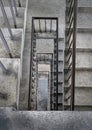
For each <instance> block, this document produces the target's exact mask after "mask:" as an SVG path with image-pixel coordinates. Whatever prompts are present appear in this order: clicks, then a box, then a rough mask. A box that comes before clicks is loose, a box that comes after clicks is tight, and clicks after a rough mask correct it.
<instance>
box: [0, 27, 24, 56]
mask: <svg viewBox="0 0 92 130" xmlns="http://www.w3.org/2000/svg"><path fill="white" fill-rule="evenodd" d="M22 31H23V30H22V29H12V33H13V36H14V40H11V38H10V34H9V32H8V29H7V28H4V29H3V28H2V32H3V34H4V36H5V40H6V41H7V44H8V46H9V48H10V51H11V54H12V56H13V58H20V57H21V49H22ZM0 58H9V55H8V54H7V51H6V49H5V47H4V45H3V41H2V40H1V39H0Z"/></svg>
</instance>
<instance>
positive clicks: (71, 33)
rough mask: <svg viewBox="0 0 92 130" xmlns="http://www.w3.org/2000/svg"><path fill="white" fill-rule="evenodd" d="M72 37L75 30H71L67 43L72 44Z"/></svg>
mask: <svg viewBox="0 0 92 130" xmlns="http://www.w3.org/2000/svg"><path fill="white" fill-rule="evenodd" d="M72 35H73V29H71V31H70V34H69V35H68V37H67V38H68V40H67V43H69V42H70V40H71V36H72Z"/></svg>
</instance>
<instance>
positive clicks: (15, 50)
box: [0, 0, 27, 109]
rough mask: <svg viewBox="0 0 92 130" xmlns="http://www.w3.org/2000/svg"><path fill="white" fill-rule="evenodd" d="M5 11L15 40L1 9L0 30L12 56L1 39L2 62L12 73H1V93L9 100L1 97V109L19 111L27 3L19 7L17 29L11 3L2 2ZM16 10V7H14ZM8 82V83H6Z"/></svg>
mask: <svg viewBox="0 0 92 130" xmlns="http://www.w3.org/2000/svg"><path fill="white" fill-rule="evenodd" d="M2 1H3V5H4V9H5V12H6V15H7V18H8V20H9V24H10V26H11V31H12V34H13V36H14V39H11V38H10V34H9V32H8V29H7V26H6V24H5V21H4V17H3V15H2V11H1V8H0V28H1V30H2V32H3V34H4V38H5V40H6V42H7V44H8V46H9V49H10V51H11V54H12V58H10V57H9V55H8V53H7V51H6V49H5V46H4V44H3V41H2V40H1V39H0V61H2V63H3V64H4V66H5V67H6V69H7V70H8V69H9V71H10V72H11V74H10V75H5V74H3V73H0V77H1V78H0V82H3V83H2V84H1V87H0V93H5V94H6V95H7V99H4V98H2V97H0V107H11V106H13V107H15V108H17V109H19V94H20V92H19V90H20V81H21V78H22V60H23V50H24V40H25V28H26V24H25V23H26V13H27V12H26V8H25V7H26V1H25V2H23V1H22V0H21V5H22V6H21V7H18V1H17V0H16V3H17V9H18V16H16V14H15V11H14V15H15V19H16V23H17V28H14V24H13V19H12V14H11V11H10V7H9V3H8V1H7V0H2ZM13 9H14V7H13ZM1 72H2V70H1ZM4 81H6V82H4Z"/></svg>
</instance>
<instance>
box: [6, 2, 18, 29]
mask: <svg viewBox="0 0 92 130" xmlns="http://www.w3.org/2000/svg"><path fill="white" fill-rule="evenodd" d="M8 2H9V5H10V10H11V14H12V18H13V23H14V27H15V28H17V24H16V18H15V15H14V10H13V5H12V0H8Z"/></svg>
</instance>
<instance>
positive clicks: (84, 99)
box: [65, 0, 92, 111]
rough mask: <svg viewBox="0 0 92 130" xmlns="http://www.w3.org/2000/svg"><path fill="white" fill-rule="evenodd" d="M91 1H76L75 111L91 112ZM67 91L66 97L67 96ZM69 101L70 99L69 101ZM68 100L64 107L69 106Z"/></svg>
mask: <svg viewBox="0 0 92 130" xmlns="http://www.w3.org/2000/svg"><path fill="white" fill-rule="evenodd" d="M91 16H92V1H91V0H88V1H86V0H80V1H78V18H77V43H76V47H77V50H76V88H75V110H84V111H85V110H92V100H91V99H92V94H91V93H92V82H91V78H92V65H91V61H92V44H91V42H92V38H91V37H92V17H91ZM69 93H70V91H68V93H67V95H69ZM69 100H70V99H69ZM69 100H68V101H67V103H66V102H65V103H66V106H67V105H68V106H69Z"/></svg>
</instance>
